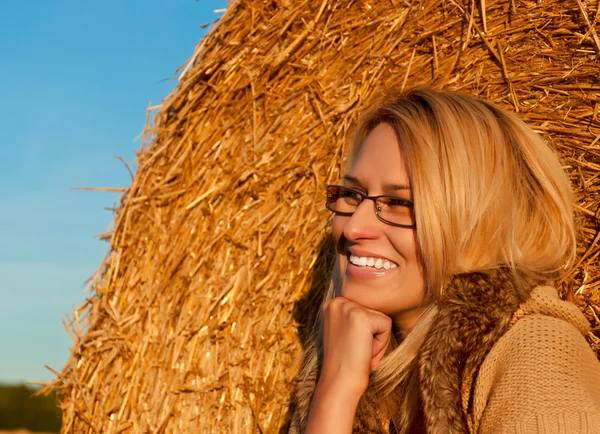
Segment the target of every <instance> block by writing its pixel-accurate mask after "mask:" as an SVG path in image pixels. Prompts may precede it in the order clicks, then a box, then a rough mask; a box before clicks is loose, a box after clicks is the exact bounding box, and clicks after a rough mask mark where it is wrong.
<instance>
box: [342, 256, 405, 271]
mask: <svg viewBox="0 0 600 434" xmlns="http://www.w3.org/2000/svg"><path fill="white" fill-rule="evenodd" d="M350 263H352V264H354V265H358V266H359V267H367V266H368V267H374V268H376V269H378V270H381V269H382V268H383V269H385V270H389V269H392V268H396V267H398V265H397V264H394V263H393V262H390V261H388V260H387V259H382V258H371V257H367V256H355V255H350Z"/></svg>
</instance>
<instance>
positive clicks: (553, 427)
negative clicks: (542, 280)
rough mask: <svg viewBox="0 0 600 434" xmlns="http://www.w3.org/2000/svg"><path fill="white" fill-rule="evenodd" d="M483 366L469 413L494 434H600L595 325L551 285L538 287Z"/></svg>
mask: <svg viewBox="0 0 600 434" xmlns="http://www.w3.org/2000/svg"><path fill="white" fill-rule="evenodd" d="M513 322H514V325H513V326H512V327H511V328H510V329H509V331H508V332H507V333H506V334H505V335H504V336H503V337H502V338H501V339H500V340H499V341H498V342H497V343H496V344H495V345H494V347H493V348H492V350H491V351H490V353H489V354H488V356H487V357H486V359H485V361H484V363H483V364H482V366H481V368H480V372H479V375H478V377H477V380H476V386H475V391H474V394H473V396H472V399H473V401H472V403H473V406H472V413H471V414H470V415H469V417H470V418H471V422H472V423H473V425H472V426H473V427H474V428H475V430H474V431H476V432H479V433H481V434H488V433H490V434H491V433H511V434H512V433H515V434H517V433H519V434H520V433H539V434H550V433H552V434H554V433H556V434H558V433H564V434H567V433H569V434H571V433H584V434H585V433H600V363H599V362H598V360H597V359H596V357H595V356H594V354H593V352H592V351H591V349H590V348H589V345H588V344H587V342H586V340H585V337H584V336H585V334H586V333H587V332H588V331H589V325H588V323H587V321H586V319H585V317H583V315H582V314H581V312H580V311H579V310H578V309H577V307H576V306H574V305H573V304H571V303H568V302H565V301H562V300H560V299H559V298H558V296H557V294H556V291H555V290H554V289H553V288H549V287H539V288H536V289H535V290H534V291H533V293H532V294H531V296H530V298H529V299H528V300H527V302H526V303H524V304H523V305H522V306H521V307H520V309H519V310H518V311H517V312H516V314H515V315H514V318H513Z"/></svg>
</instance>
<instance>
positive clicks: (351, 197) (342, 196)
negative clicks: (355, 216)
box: [325, 185, 362, 213]
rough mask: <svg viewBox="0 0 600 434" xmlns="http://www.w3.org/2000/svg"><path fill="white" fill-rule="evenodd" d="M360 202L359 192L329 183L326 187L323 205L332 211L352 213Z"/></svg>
mask: <svg viewBox="0 0 600 434" xmlns="http://www.w3.org/2000/svg"><path fill="white" fill-rule="evenodd" d="M361 202H362V196H361V195H360V193H359V192H357V191H354V190H352V189H350V188H346V187H342V186H340V185H329V186H328V187H327V202H326V204H325V206H326V207H327V209H329V210H330V211H333V212H339V213H353V212H354V211H355V210H356V207H357V206H358V205H359V204H360V203H361Z"/></svg>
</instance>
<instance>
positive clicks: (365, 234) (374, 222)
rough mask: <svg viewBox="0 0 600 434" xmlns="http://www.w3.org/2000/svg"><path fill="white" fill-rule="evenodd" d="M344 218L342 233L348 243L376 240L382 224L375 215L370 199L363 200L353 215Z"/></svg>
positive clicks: (373, 204)
mask: <svg viewBox="0 0 600 434" xmlns="http://www.w3.org/2000/svg"><path fill="white" fill-rule="evenodd" d="M346 218H347V220H346V222H345V224H344V229H343V232H344V237H345V238H346V239H347V240H349V241H354V240H359V239H365V238H376V237H377V236H378V235H379V233H380V229H381V224H383V222H382V221H381V220H379V219H378V218H377V215H376V214H375V203H374V202H373V201H372V200H371V199H365V200H363V201H362V202H361V204H360V205H358V207H357V208H356V210H355V211H354V213H353V214H352V215H351V216H349V217H346Z"/></svg>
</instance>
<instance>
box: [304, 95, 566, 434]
mask: <svg viewBox="0 0 600 434" xmlns="http://www.w3.org/2000/svg"><path fill="white" fill-rule="evenodd" d="M382 123H385V124H388V125H390V126H391V127H392V128H393V129H394V131H395V133H396V135H397V138H398V142H399V144H400V148H401V152H402V155H403V157H404V160H405V163H406V167H407V171H408V174H409V178H410V181H411V187H412V192H413V198H414V202H415V219H416V237H417V244H418V246H419V256H420V260H421V262H422V267H423V272H424V276H425V282H426V294H427V296H426V300H427V303H428V304H429V305H430V306H433V304H432V302H433V301H435V300H436V299H437V298H439V297H440V296H441V293H442V290H443V287H444V285H446V284H447V283H448V282H449V280H450V279H451V278H452V276H454V275H456V274H461V273H470V272H481V271H486V270H491V269H495V268H500V267H507V268H509V269H511V270H513V272H514V273H515V275H518V276H521V277H522V278H525V279H526V280H527V281H528V282H549V281H552V280H555V279H557V278H558V277H560V275H561V274H562V273H564V272H565V271H566V270H567V269H568V268H569V266H571V265H572V263H573V260H574V257H575V230H574V222H573V205H572V203H573V197H572V190H571V186H570V183H569V180H568V177H567V176H566V174H565V172H564V171H563V169H562V167H561V164H560V162H559V160H558V158H557V156H556V154H555V152H554V151H553V150H552V149H551V148H550V147H549V146H548V145H547V144H546V143H545V141H544V140H543V139H542V137H540V136H539V135H538V134H537V133H536V132H535V131H533V130H532V129H531V128H530V127H529V126H527V125H526V124H525V123H524V122H523V121H522V120H521V119H520V118H519V117H518V116H517V115H516V114H514V113H511V112H508V111H506V110H503V109H501V108H499V107H497V106H495V105H493V104H491V103H489V102H486V101H483V100H481V99H478V98H476V97H473V96H469V95H463V94H458V93H452V92H444V91H435V90H430V89H422V88H419V89H413V90H410V91H408V92H406V93H402V94H388V95H387V96H386V97H385V98H383V99H382V100H380V101H379V102H378V103H376V104H374V105H373V106H372V107H371V108H370V109H369V110H368V111H367V113H365V114H364V116H363V117H362V119H361V120H360V122H359V125H358V128H357V130H356V133H355V138H354V141H353V143H352V145H351V147H350V151H349V156H348V163H347V167H348V168H350V167H351V166H352V164H353V162H354V159H355V158H356V156H357V155H358V152H359V151H360V148H361V146H362V143H363V142H364V140H365V138H366V137H367V136H368V135H369V133H370V132H371V131H372V130H373V129H374V128H375V127H377V126H378V125H380V124H382ZM335 273H337V269H336V270H334V279H332V285H331V287H330V289H329V291H328V292H327V294H326V299H329V298H332V297H335V295H336V292H337V289H338V288H336V286H337V283H336V281H337V280H338V279H336V278H335V277H336V276H335ZM434 316H435V308H430V309H429V310H428V311H426V313H425V314H424V315H423V316H422V318H421V320H420V321H419V322H418V324H417V325H416V326H415V328H414V329H413V330H412V331H411V332H410V333H409V334H408V335H407V336H406V338H405V339H404V340H403V341H402V342H401V343H400V344H398V343H397V342H393V343H392V345H391V349H390V351H389V353H388V355H387V356H386V357H385V358H384V359H383V361H382V362H381V363H380V364H379V365H378V366H377V368H376V369H375V370H374V372H373V375H372V382H371V386H372V387H373V388H375V389H376V390H377V391H378V393H379V394H380V395H381V394H382V392H383V395H389V396H393V393H392V392H393V390H394V388H395V387H396V386H397V385H398V384H400V383H401V382H403V381H404V380H409V375H410V367H411V366H412V364H413V362H414V361H415V359H416V357H417V354H418V349H419V346H420V344H421V343H422V341H423V339H424V337H425V335H426V334H427V331H428V330H429V325H430V323H431V321H432V319H433V317H434ZM318 329H320V324H318ZM315 332H316V333H315V337H316V339H315V346H314V347H313V350H312V351H314V352H313V355H312V358H311V356H310V355H309V354H307V357H306V358H305V360H306V362H307V365H305V373H307V371H306V369H308V368H309V367H308V365H309V364H312V368H313V369H317V354H318V353H320V350H321V348H320V347H321V342H320V339H319V338H318V334H319V330H315ZM311 359H312V362H311ZM408 406H409V407H413V408H404V410H405V411H408V412H409V413H414V412H415V411H417V410H416V404H415V403H413V405H411V404H410V403H409V404H408ZM411 417H412V416H411V415H410V414H409V415H406V417H403V419H402V420H394V423H395V425H396V428H397V429H399V431H400V432H402V431H405V430H406V429H408V428H407V427H408V426H409V424H410V419H411Z"/></svg>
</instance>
